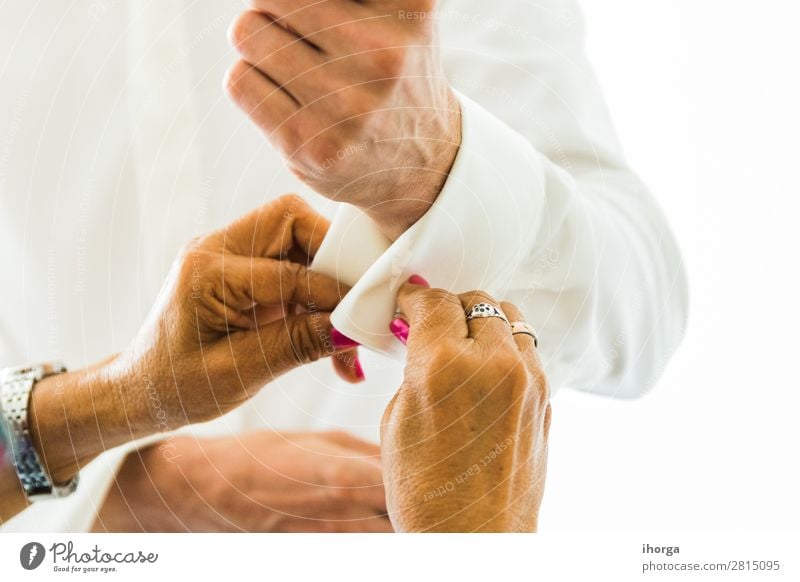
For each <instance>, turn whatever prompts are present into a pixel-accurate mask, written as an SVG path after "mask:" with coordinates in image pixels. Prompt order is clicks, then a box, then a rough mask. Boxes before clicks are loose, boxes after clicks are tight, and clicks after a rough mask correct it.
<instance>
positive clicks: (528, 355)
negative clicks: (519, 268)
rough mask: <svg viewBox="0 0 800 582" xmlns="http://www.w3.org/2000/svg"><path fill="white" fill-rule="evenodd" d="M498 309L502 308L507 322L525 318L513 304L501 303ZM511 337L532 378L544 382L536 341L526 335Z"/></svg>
mask: <svg viewBox="0 0 800 582" xmlns="http://www.w3.org/2000/svg"><path fill="white" fill-rule="evenodd" d="M500 307H502V309H503V312H505V314H506V316H507V317H508V320H509V321H511V322H514V321H525V316H524V315H523V313H522V311H520V310H519V308H518V307H517V306H516V305H514V304H513V303H509V302H507V301H503V302H502V303H501V304H500ZM511 337H512V338H514V342H515V343H516V344H517V347H518V348H519V351H521V352H522V354H523V356H524V358H525V363H526V364H527V366H528V369H529V370H530V371H531V373H532V374H533V376H534V377H535V378H538V379H539V380H540V381H544V373H543V372H542V362H541V360H540V359H539V350H537V349H536V340H534V339H533V338H532V337H531V336H529V335H528V334H526V333H517V334H512V336H511Z"/></svg>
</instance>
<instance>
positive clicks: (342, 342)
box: [331, 327, 361, 350]
mask: <svg viewBox="0 0 800 582" xmlns="http://www.w3.org/2000/svg"><path fill="white" fill-rule="evenodd" d="M331 342H333V347H334V348H336V349H337V350H345V349H347V348H355V347H356V346H359V345H361V344H359V343H358V342H357V341H355V340H351V339H350V338H349V337H347V336H346V335H344V334H343V333H342V332H340V331H339V330H338V329H336V328H335V327H332V328H331Z"/></svg>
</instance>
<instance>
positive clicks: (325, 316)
mask: <svg viewBox="0 0 800 582" xmlns="http://www.w3.org/2000/svg"><path fill="white" fill-rule="evenodd" d="M330 330H331V323H330V313H327V312H312V313H302V314H297V315H290V316H288V317H286V319H283V320H280V321H275V322H273V323H270V324H267V325H265V326H263V327H260V328H259V329H258V330H256V332H255V333H256V334H257V337H255V338H251V339H250V342H249V345H248V347H249V349H255V350H258V351H257V353H263V354H264V357H265V358H266V359H267V362H268V367H269V371H270V376H272V377H275V376H277V375H280V374H283V373H285V372H287V371H289V370H292V369H294V368H296V367H298V366H301V365H303V364H308V363H310V362H315V361H317V360H319V359H320V358H323V357H329V356H332V355H334V354H336V353H337V351H339V350H337V349H336V346H335V345H334V344H333V342H332V341H331V336H330ZM254 344H255V345H254ZM262 367H263V365H262ZM262 374H263V369H262Z"/></svg>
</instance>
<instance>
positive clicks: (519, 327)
mask: <svg viewBox="0 0 800 582" xmlns="http://www.w3.org/2000/svg"><path fill="white" fill-rule="evenodd" d="M518 333H524V334H525V335H529V336H531V337H532V338H533V345H534V347H536V348H538V347H539V336H538V335H536V330H535V329H533V326H532V325H530V324H529V323H525V322H524V321H514V322H512V323H511V335H517V334H518Z"/></svg>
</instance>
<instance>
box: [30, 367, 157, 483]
mask: <svg viewBox="0 0 800 582" xmlns="http://www.w3.org/2000/svg"><path fill="white" fill-rule="evenodd" d="M112 360H113V358H109V359H108V360H106V361H104V362H101V363H98V364H96V365H94V366H91V367H89V368H85V369H83V370H77V371H74V372H68V373H65V374H60V375H56V376H50V377H47V378H45V379H43V380H41V381H40V382H37V384H36V385H35V386H34V389H33V391H32V392H31V401H30V406H29V409H28V423H29V426H30V430H31V440H32V441H33V444H34V446H35V447H36V450H37V452H38V453H39V456H40V459H41V461H42V463H43V465H44V466H45V468H46V470H47V472H48V474H49V475H50V478H51V479H52V480H53V482H54V483H66V482H68V481H69V480H70V479H72V477H74V476H75V474H77V472H78V471H79V470H80V469H81V467H83V466H84V465H86V464H87V463H89V462H90V461H92V460H93V459H94V458H95V457H97V456H98V455H99V454H101V453H102V452H104V451H106V450H108V449H111V448H114V447H117V446H119V445H122V444H124V443H126V442H129V441H131V440H133V439H136V438H140V437H143V436H145V435H147V434H151V433H153V432H156V430H157V429H158V426H157V425H156V424H155V423H153V422H152V421H150V422H148V419H149V417H150V414H149V409H148V400H147V396H146V394H145V391H144V390H143V389H142V388H141V387H137V386H133V385H131V384H132V382H131V381H130V380H128V379H126V378H124V377H123V376H122V375H112V374H110V373H109V371H108V370H109V366H108V364H109V363H110V362H111V361H112Z"/></svg>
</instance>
